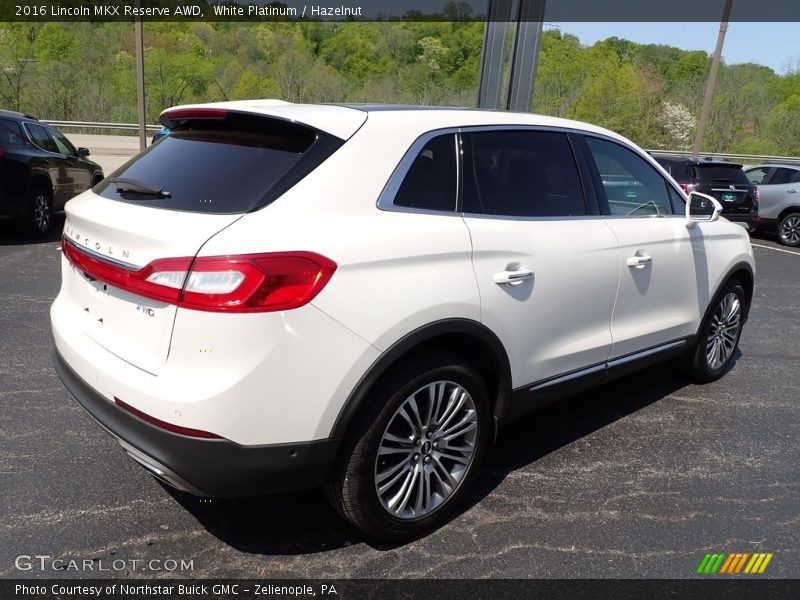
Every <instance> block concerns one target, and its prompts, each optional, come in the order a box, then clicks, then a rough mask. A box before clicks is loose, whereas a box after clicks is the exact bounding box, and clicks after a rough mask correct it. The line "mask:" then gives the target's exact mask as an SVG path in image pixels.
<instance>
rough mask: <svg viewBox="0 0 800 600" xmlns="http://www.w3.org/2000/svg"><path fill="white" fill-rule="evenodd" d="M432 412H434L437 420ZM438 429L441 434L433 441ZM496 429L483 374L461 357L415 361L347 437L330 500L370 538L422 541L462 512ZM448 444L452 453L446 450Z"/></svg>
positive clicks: (392, 378) (388, 380)
mask: <svg viewBox="0 0 800 600" xmlns="http://www.w3.org/2000/svg"><path fill="white" fill-rule="evenodd" d="M431 390H432V391H433V396H431V395H430V392H431ZM431 398H433V400H431ZM437 401H438V410H436V411H434V410H433V409H436V408H437ZM459 404H460V407H459V408H457V409H454V407H456V406H457V405H459ZM414 406H416V407H417V413H418V414H419V415H420V418H419V420H417V419H416V417H415V416H414V411H413V407H414ZM429 409H430V410H431V413H434V414H433V416H432V417H430V418H429V415H430V413H429V412H428V411H429ZM412 422H413V423H415V425H414V428H412V426H411V425H412ZM429 423H433V426H432V427H429V428H428V430H427V431H422V435H419V432H420V430H421V425H425V424H429ZM459 423H460V424H461V426H460V427H454V424H459ZM434 427H435V428H436V431H437V432H439V435H433V436H430V438H428V437H426V433H428V432H429V431H430V429H433V428H434ZM492 427H493V423H492V420H491V415H490V410H489V396H488V394H487V391H486V386H485V384H484V382H483V381H482V379H481V378H480V377H479V376H478V375H477V372H476V370H475V369H473V368H472V367H471V366H469V364H468V363H466V362H464V361H463V360H462V359H461V358H459V357H457V356H455V355H450V354H444V353H440V354H437V355H436V356H432V355H431V356H427V355H426V356H423V357H415V359H414V360H413V361H406V362H404V363H402V364H399V365H397V366H396V367H395V368H394V369H393V370H392V371H391V373H390V374H389V375H388V376H386V377H385V378H384V379H383V380H382V381H381V383H379V384H378V385H377V386H376V388H375V389H374V390H373V392H372V393H371V397H370V400H369V404H368V405H367V406H366V407H365V409H364V410H363V411H362V412H361V414H360V415H359V416H358V418H357V420H356V421H355V422H354V423H353V426H352V428H351V432H350V433H349V434H348V435H347V436H346V437H345V440H344V443H343V446H342V450H341V452H340V453H339V456H338V457H337V461H336V464H335V467H334V469H333V472H332V474H331V476H330V478H329V480H328V482H327V484H326V488H325V492H326V496H327V497H328V500H329V501H330V502H331V504H333V506H334V508H335V509H336V510H337V511H338V512H339V513H340V514H341V515H342V516H343V517H344V518H345V519H347V520H348V521H349V522H350V523H352V524H353V525H354V526H355V527H356V528H358V529H359V530H361V532H362V533H364V534H365V535H366V536H367V537H369V538H372V539H375V540H379V541H382V542H403V541H409V540H412V539H415V538H418V537H420V536H421V535H424V534H425V533H428V532H430V531H432V530H433V529H436V528H437V527H439V526H441V525H442V524H444V523H445V522H447V520H448V518H449V517H450V515H452V514H453V512H454V511H455V510H456V509H457V508H458V506H459V504H460V502H461V501H462V500H463V498H464V496H465V493H466V492H467V490H468V488H469V486H470V483H471V481H472V479H473V478H474V476H475V473H476V472H477V469H478V466H479V464H480V459H481V458H482V456H483V454H484V452H485V450H486V447H487V445H488V443H489V440H490V439H491V430H492ZM453 429H456V431H455V432H454V431H453ZM447 432H450V433H449V434H448V433H447ZM442 433H444V434H447V437H449V440H445V439H444V438H443V437H442V435H441V434H442ZM447 443H450V444H452V446H450V447H443V445H442V444H445V445H446V444H447ZM456 447H457V448H460V450H457V449H456ZM443 450H447V451H448V452H446V453H443ZM379 451H381V455H380V456H379V454H378V453H379ZM450 455H452V456H453V457H457V458H458V460H452V459H451V458H449V456H450ZM445 481H448V484H445V483H444V482H445ZM379 485H380V487H379Z"/></svg>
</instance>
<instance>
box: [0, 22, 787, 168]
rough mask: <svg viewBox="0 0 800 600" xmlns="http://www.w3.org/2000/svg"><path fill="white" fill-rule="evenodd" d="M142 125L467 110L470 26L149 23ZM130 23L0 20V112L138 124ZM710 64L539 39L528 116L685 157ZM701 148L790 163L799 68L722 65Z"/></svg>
mask: <svg viewBox="0 0 800 600" xmlns="http://www.w3.org/2000/svg"><path fill="white" fill-rule="evenodd" d="M144 27H145V34H144V37H145V70H146V94H147V118H148V122H151V123H153V122H156V119H157V118H158V114H159V113H160V112H161V111H162V110H163V109H164V108H167V107H169V106H173V105H176V104H181V103H187V102H211V101H218V100H235V99H244V98H280V99H283V100H288V101H290V102H387V103H411V104H430V105H444V104H447V105H460V106H472V105H474V103H475V97H476V93H477V92H476V90H477V84H478V70H479V62H480V54H481V43H482V40H483V24H482V23H478V22H379V23H355V22H342V23H330V22H324V23H323V22H304V23H290V22H278V23H259V24H250V23H239V22H220V23H204V22H196V23H151V22H146V23H145V25H144ZM134 47H135V41H134V31H133V25H132V24H128V23H0V69H1V70H2V73H0V105H1V107H2V108H8V109H12V110H21V111H24V112H28V113H32V114H34V115H36V116H39V117H40V118H47V119H54V120H86V121H114V122H135V121H136V118H137V117H136V115H137V113H136V84H135V65H136V58H135V54H134ZM710 64H711V57H710V56H709V55H708V54H707V53H705V52H702V51H686V50H681V49H678V48H673V47H670V46H664V45H653V44H637V43H634V42H631V41H628V40H623V39H619V38H613V37H612V38H609V39H607V40H604V41H601V42H597V43H595V44H593V45H591V46H586V45H582V44H581V43H580V40H579V39H578V38H577V37H575V36H573V35H569V34H562V33H561V32H560V31H559V30H547V31H545V32H544V36H543V39H542V45H541V53H540V60H539V67H538V71H537V76H536V82H535V90H536V92H535V99H534V103H533V106H532V107H531V108H532V110H533V111H535V112H538V113H542V114H547V115H554V116H560V117H567V118H574V119H579V120H584V121H588V122H591V123H595V124H597V125H601V126H605V127H608V128H610V129H613V130H615V131H617V132H619V133H621V134H623V135H625V136H627V137H629V138H631V139H632V140H634V141H635V142H637V143H639V144H640V145H642V146H645V147H649V148H672V149H681V148H688V147H689V146H690V144H691V142H692V140H693V136H694V128H695V126H696V117H697V116H698V114H699V110H700V106H701V104H702V99H703V94H704V91H705V84H706V79H707V76H708V71H709V69H710ZM703 146H704V150H706V151H715V152H736V153H745V154H750V153H752V154H782V155H794V156H798V155H800V61H798V60H797V59H796V66H795V68H793V69H789V70H788V72H787V73H785V74H778V73H776V72H775V71H773V70H772V69H770V68H768V67H765V66H762V65H756V64H739V65H725V64H723V65H722V68H721V70H720V73H719V76H718V80H717V88H716V95H715V98H714V103H713V107H712V112H711V120H710V124H709V129H708V131H707V134H706V136H705V140H704V144H703Z"/></svg>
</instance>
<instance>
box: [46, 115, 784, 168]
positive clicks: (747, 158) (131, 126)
mask: <svg viewBox="0 0 800 600" xmlns="http://www.w3.org/2000/svg"><path fill="white" fill-rule="evenodd" d="M40 120H41V121H42V122H43V123H47V124H48V125H54V126H56V127H65V128H73V129H118V130H132V131H138V130H139V124H138V123H100V122H98V121H52V120H50V119H40ZM145 129H147V131H158V130H159V129H161V125H145ZM647 152H650V153H651V154H652V153H657V154H668V155H669V156H689V155H691V151H689V150H652V149H651V150H647ZM701 156H704V157H705V156H713V157H714V158H721V159H722V160H731V161H739V162H744V163H747V164H758V163H765V162H778V163H798V164H800V158H798V157H795V156H768V155H758V154H719V153H717V152H702V153H701Z"/></svg>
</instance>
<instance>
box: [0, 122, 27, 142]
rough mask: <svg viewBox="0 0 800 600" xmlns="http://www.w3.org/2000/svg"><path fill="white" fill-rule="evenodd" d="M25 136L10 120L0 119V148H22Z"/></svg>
mask: <svg viewBox="0 0 800 600" xmlns="http://www.w3.org/2000/svg"><path fill="white" fill-rule="evenodd" d="M24 145H25V136H24V135H23V134H22V128H21V127H20V126H19V123H17V122H16V121H12V120H11V119H0V146H24Z"/></svg>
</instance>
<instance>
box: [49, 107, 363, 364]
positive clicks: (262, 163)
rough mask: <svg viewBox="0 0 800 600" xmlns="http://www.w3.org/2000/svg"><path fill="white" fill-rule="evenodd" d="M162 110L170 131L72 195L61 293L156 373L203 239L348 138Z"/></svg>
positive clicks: (258, 118)
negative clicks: (93, 183)
mask: <svg viewBox="0 0 800 600" xmlns="http://www.w3.org/2000/svg"><path fill="white" fill-rule="evenodd" d="M236 106H237V108H241V106H239V105H236ZM342 111H344V113H345V116H347V117H349V118H350V121H349V122H347V123H344V124H343V123H342V122H341V120H342V119H343V118H344V117H343V116H342V114H341V113H342ZM164 114H165V115H169V117H170V118H169V119H168V122H169V124H170V126H171V127H172V130H171V131H170V134H169V135H168V136H166V137H165V138H163V139H161V140H160V141H159V142H158V143H156V144H154V145H152V146H150V148H148V149H147V150H145V151H144V152H142V153H141V154H139V155H137V156H136V157H134V158H133V159H132V160H130V161H129V162H128V163H126V164H125V165H123V166H122V167H121V168H120V169H118V170H117V171H116V172H114V173H112V174H111V175H110V176H109V177H108V178H107V179H105V180H103V182H101V183H100V184H98V185H97V186H95V187H94V188H93V189H92V190H91V191H88V192H86V193H84V194H82V195H81V196H79V197H77V198H75V199H74V200H71V201H70V202H68V203H67V206H66V212H67V220H66V223H65V226H64V249H65V256H66V260H64V261H63V284H62V290H61V294H60V296H59V299H60V300H61V301H62V302H64V303H65V305H66V306H67V308H68V312H69V311H71V314H72V315H73V317H72V318H74V319H75V322H77V323H79V324H80V328H81V330H82V331H83V332H84V333H86V335H88V336H89V337H90V338H91V339H93V340H94V341H95V342H97V344H99V345H100V346H102V347H103V348H105V349H106V350H108V351H109V352H111V353H113V354H115V355H116V356H118V357H119V358H121V359H123V360H125V361H127V362H129V363H130V364H132V365H135V366H137V367H139V368H141V369H143V370H145V371H148V372H150V373H154V374H155V373H158V371H159V369H160V368H161V367H162V366H163V365H164V363H165V362H166V359H167V356H168V353H169V347H170V339H171V335H172V327H173V324H174V321H175V314H176V311H177V308H176V305H177V303H178V302H179V299H180V296H181V294H182V293H183V287H184V285H185V283H186V281H187V279H186V278H187V277H188V272H189V270H190V268H191V264H192V259H193V258H194V257H195V256H196V255H197V253H198V251H199V250H200V249H201V248H202V246H203V244H205V243H206V241H207V240H208V239H209V238H211V237H212V236H213V235H215V234H216V233H217V232H219V231H221V230H222V229H224V228H225V227H227V226H228V225H230V224H231V223H233V222H234V221H236V220H237V219H239V218H240V217H241V216H242V215H243V214H245V213H247V212H249V211H251V210H254V209H257V208H260V207H263V206H266V205H267V204H269V203H270V202H272V201H273V200H275V199H276V198H277V197H279V196H281V195H282V194H283V193H284V192H285V191H286V190H287V189H289V188H291V187H292V186H293V185H294V184H295V183H296V182H297V181H299V180H300V179H302V178H303V177H304V176H305V175H307V174H308V173H309V172H311V171H312V170H313V169H314V168H316V166H317V165H319V164H320V163H321V162H322V161H324V160H325V159H326V158H327V157H328V156H330V154H332V153H333V152H334V151H335V150H336V149H337V148H338V147H339V146H340V145H341V144H342V143H344V142H343V140H342V139H340V138H337V137H335V136H333V135H331V134H328V133H325V132H323V131H320V130H317V129H314V128H313V127H310V126H309V125H305V124H302V123H299V122H294V121H289V120H286V119H278V118H275V117H273V116H268V115H262V114H252V113H246V112H241V111H237V110H229V109H228V108H225V109H222V108H219V107H218V106H216V105H215V106H214V107H213V108H198V109H195V108H191V107H183V108H180V109H171V110H169V111H166V112H165V113H164ZM336 115H337V116H338V117H339V120H340V122H339V125H340V128H341V127H344V125H348V126H349V127H350V128H351V129H352V128H354V127H356V122H355V121H353V117H355V118H357V119H358V122H363V118H364V116H363V114H360V113H359V112H358V111H354V110H350V109H337V110H336ZM154 261H158V262H154ZM154 271H157V273H156V272H154ZM151 276H152V277H153V279H149V277H151ZM209 293H211V292H209Z"/></svg>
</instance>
